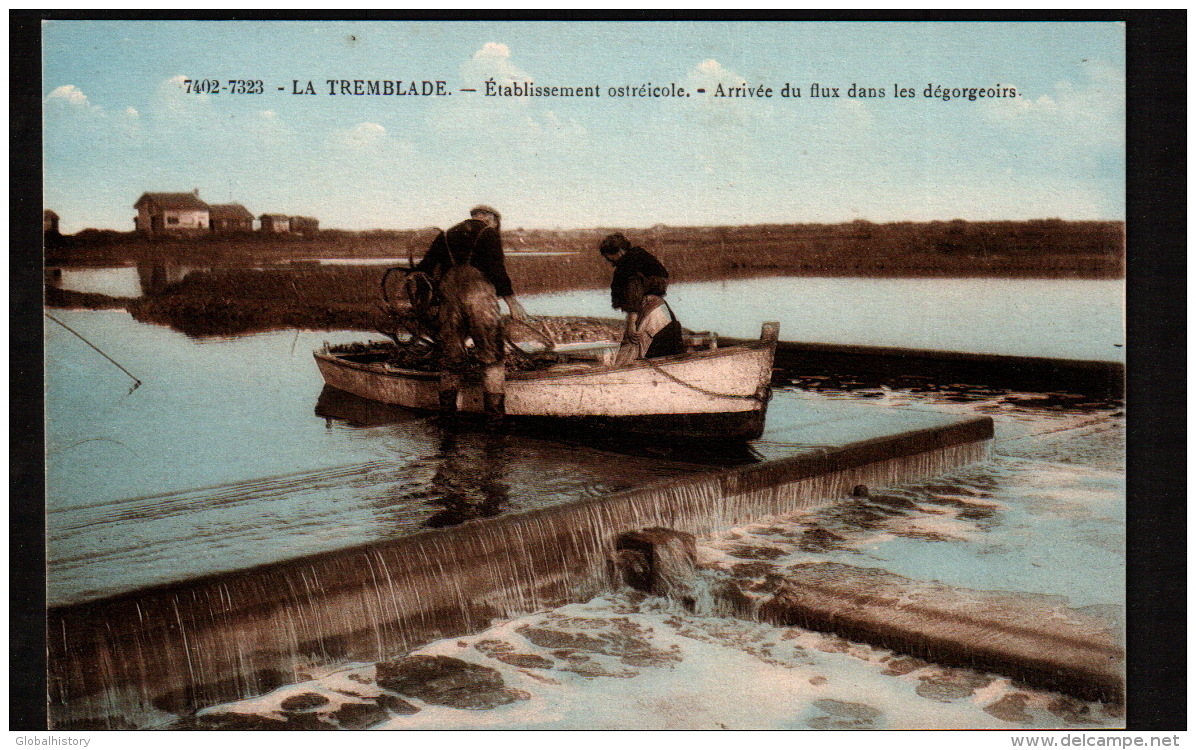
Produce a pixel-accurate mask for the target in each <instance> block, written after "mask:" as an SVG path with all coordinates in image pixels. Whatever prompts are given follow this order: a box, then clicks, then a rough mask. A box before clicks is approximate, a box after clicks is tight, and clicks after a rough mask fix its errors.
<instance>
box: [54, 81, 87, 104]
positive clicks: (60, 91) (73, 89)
mask: <svg viewBox="0 0 1196 750" xmlns="http://www.w3.org/2000/svg"><path fill="white" fill-rule="evenodd" d="M51 99H62V100H63V101H65V102H67V103H68V104H74V105H76V106H80V107H89V106H91V105H90V103H89V102H88V101H87V94H84V93H83V92H82V91H80V90H79V87H78V86H59V87H58V88H56V89H54V90H53V91H51V92H50V95H49V96H47V97H46V101H49V100H51Z"/></svg>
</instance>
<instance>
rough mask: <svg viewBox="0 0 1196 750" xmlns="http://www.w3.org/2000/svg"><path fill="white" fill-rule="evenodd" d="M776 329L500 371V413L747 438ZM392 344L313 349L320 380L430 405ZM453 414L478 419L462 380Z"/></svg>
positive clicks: (431, 395)
mask: <svg viewBox="0 0 1196 750" xmlns="http://www.w3.org/2000/svg"><path fill="white" fill-rule="evenodd" d="M778 334H779V326H778V325H777V324H776V323H765V324H764V325H763V327H762V329H761V333H760V340H759V341H751V342H748V343H745V344H739V345H736V346H727V347H721V348H719V347H717V345H714V344H707V346H708V347H709V348H703V349H697V350H695V351H690V352H686V353H685V354H677V355H673V356H669V357H658V358H654V359H651V360H639V361H636V362H633V363H631V364H628V365H607V364H601V363H600V362H599V361H596V360H597V356H596V354H595V352H594V350H589V351H588V352H584V351H582V352H576V353H574V360H575V361H569V362H566V363H564V364H556V365H553V366H551V367H548V368H546V369H541V370H534V371H529V372H518V371H516V372H508V373H507V381H506V413H507V416H509V417H518V418H528V419H551V420H573V421H580V422H585V423H589V425H590V426H592V427H599V428H616V429H622V430H626V431H629V432H635V433H648V434H668V435H680V436H687V437H691V438H694V439H717V440H752V439H754V438H757V437H759V436H760V434H761V433H762V432H763V430H764V416H765V412H766V410H767V408H768V402H769V399H770V397H771V390H770V388H769V383H770V381H771V377H772V362H773V355H774V353H775V351H776V344H777V337H778ZM391 353H393V345H387V344H379V345H377V346H375V347H374V348H368V347H367V348H365V349H364V350H363V348H362V347H360V346H358V347H333V346H328V345H327V344H326V345H325V346H324V347H323V348H322V349H319V350H317V351H316V352H315V358H316V363H317V365H318V366H319V368H320V372H321V374H322V375H323V376H324V382H326V383H327V384H328V385H330V386H332V387H333V388H337V389H339V390H342V391H346V392H348V393H352V394H353V395H355V396H359V397H361V398H365V399H369V400H371V401H378V402H381V403H385V404H395V405H398V406H404V407H407V408H410V409H420V410H435V409H437V408H438V407H439V400H438V390H439V374H438V373H436V372H427V371H422V370H414V369H405V368H401V367H396V366H394V365H391V364H389V363H388V362H387V359H389V355H390V354H391ZM458 408H459V410H460V411H461V412H464V413H478V414H480V413H482V411H483V407H482V388H481V384H480V383H479V382H470V381H469V380H468V379H467V381H466V383H465V385H464V386H463V387H462V389H461V392H460V396H459V399H458Z"/></svg>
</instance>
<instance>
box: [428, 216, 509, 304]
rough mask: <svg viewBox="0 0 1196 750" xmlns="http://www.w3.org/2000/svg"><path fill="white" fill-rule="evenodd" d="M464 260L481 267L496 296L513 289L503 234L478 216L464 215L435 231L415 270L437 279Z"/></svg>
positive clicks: (477, 267) (505, 294) (478, 267)
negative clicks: (433, 237)
mask: <svg viewBox="0 0 1196 750" xmlns="http://www.w3.org/2000/svg"><path fill="white" fill-rule="evenodd" d="M465 263H468V264H469V265H471V266H473V267H474V268H476V269H478V270H479V271H481V272H482V275H483V276H485V277H486V280H487V281H489V282H490V283H491V284H493V285H494V291H495V293H497V294H498V296H499V297H510V296H511V295H512V294H513V293H514V292H513V291H512V290H511V277H509V276H507V267H506V265H505V264H504V263H503V252H502V238H501V237H500V236H499V234H498V230H497V229H495V228H493V227H490V226H487V225H486V222H484V221H478V220H477V219H466V220H465V221H463V222H461V223H460V224H457V225H456V226H454V227H450V228H449V230H448V231H447V232H441V233H440V234H438V235H436V239H434V240H432V245H431V246H430V247H429V248H428V252H427V253H425V254H424V257H423V260H421V261H420V262H419V264H418V265H417V266H416V267H415V270H417V271H422V272H423V273H426V274H428V275H429V276H432V277H434V278H437V279H439V278H440V277H441V276H443V275H444V272H445V271H447V270H448V269H449V268H451V267H452V266H454V265H456V264H465Z"/></svg>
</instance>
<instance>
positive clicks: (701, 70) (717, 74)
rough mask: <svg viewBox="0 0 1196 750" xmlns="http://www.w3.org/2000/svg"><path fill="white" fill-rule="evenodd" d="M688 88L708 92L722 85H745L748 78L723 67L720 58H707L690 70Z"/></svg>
mask: <svg viewBox="0 0 1196 750" xmlns="http://www.w3.org/2000/svg"><path fill="white" fill-rule="evenodd" d="M686 84H687V85H686V88H687V89H689V90H690V91H696V90H697V89H706V91H707V94H709V93H711V91H712V90H714V89H715V88H716V87H718V86H719V85H721V86H722V87H723V88H727V87H731V86H744V85H746V84H747V79H746V78H744V77H743V76H741V75H739V74H738V73H736V72H734V71H732V70H728V69H727V68H724V67H723V64H722V63H720V62H719V61H718V60H714V59H706V60H703V61H702V62H700V63H698V64H697V65H696V66H695V67H694V68H693V69H691V70H690V71H689V75H688V76H687V77H686Z"/></svg>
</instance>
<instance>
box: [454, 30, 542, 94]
mask: <svg viewBox="0 0 1196 750" xmlns="http://www.w3.org/2000/svg"><path fill="white" fill-rule="evenodd" d="M461 76H462V78H464V79H465V83H466V85H467V87H469V88H477V89H479V90H481V89H482V88H483V86H485V83H486V81H487V80H489V79H491V78H493V79H494V82H495V83H498V84H510V83H514V82H515V81H520V82H523V81H530V80H532V76H531V74H529V73H528V72H527V71H525V70H523V69H522V68H520V67H519V66H518V65H516V64H515V63H514V62H512V61H511V48H510V47H508V46H507V45H505V44H500V43H498V42H486V44H484V45H482V48H481V49H479V50H478V51H477V52H475V53H473V57H471V58H470V59H469V60H467V61H466V62H465V63H464V64H463V65H462V66H461Z"/></svg>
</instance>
